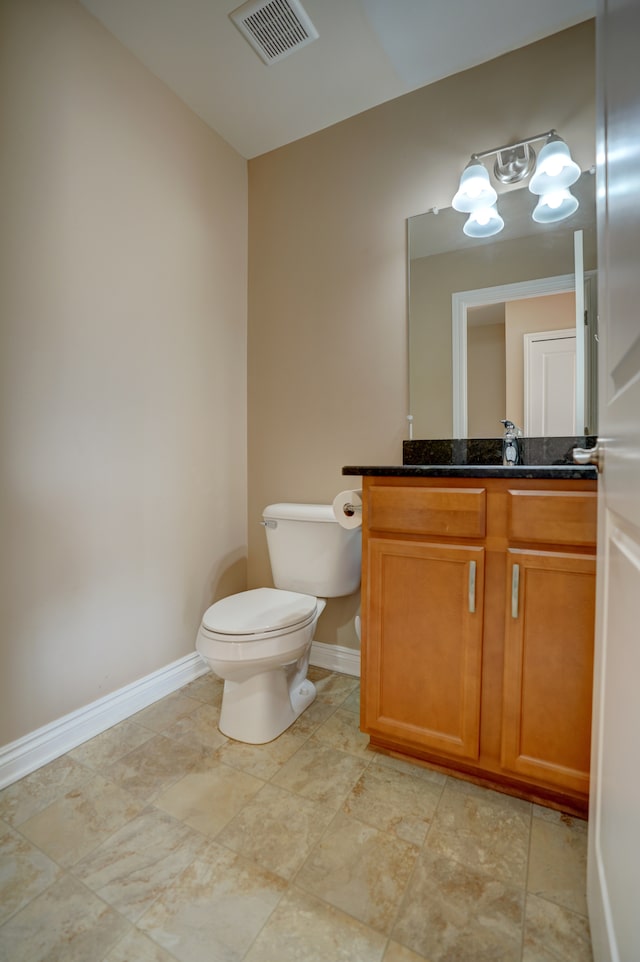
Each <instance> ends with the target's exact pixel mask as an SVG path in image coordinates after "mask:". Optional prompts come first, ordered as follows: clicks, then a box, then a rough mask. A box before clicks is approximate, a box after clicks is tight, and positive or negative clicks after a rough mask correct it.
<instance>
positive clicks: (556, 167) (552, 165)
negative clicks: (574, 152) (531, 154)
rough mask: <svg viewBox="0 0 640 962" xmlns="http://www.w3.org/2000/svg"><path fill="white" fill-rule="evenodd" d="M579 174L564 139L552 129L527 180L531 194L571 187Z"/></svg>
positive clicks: (578, 169)
mask: <svg viewBox="0 0 640 962" xmlns="http://www.w3.org/2000/svg"><path fill="white" fill-rule="evenodd" d="M579 176H580V168H579V167H578V165H577V164H576V162H575V160H572V159H571V154H570V153H569V148H568V147H567V145H566V144H565V142H564V140H562V138H561V137H558V135H557V134H556V133H555V131H552V132H551V133H550V134H549V136H548V139H547V142H546V144H545V145H544V147H543V148H542V150H541V151H540V156H539V157H538V163H537V166H536V172H535V174H534V175H533V177H532V178H531V180H530V182H529V190H530V191H531V193H532V194H548V193H549V192H550V191H552V190H562V189H563V188H565V187H571V185H572V184H575V182H576V181H577V179H578V177H579Z"/></svg>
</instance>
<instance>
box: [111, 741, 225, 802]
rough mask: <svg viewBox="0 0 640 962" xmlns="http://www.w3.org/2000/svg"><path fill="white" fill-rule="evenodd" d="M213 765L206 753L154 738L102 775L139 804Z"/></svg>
mask: <svg viewBox="0 0 640 962" xmlns="http://www.w3.org/2000/svg"><path fill="white" fill-rule="evenodd" d="M214 766H215V760H214V758H213V756H212V754H211V752H210V751H207V750H205V749H204V748H202V747H194V746H193V745H185V744H183V743H182V742H180V741H177V740H176V739H175V738H167V737H165V736H164V735H155V736H154V737H153V738H151V739H150V740H149V741H148V742H145V744H144V745H141V746H140V748H136V749H134V751H132V752H129V754H128V755H125V756H124V758H121V759H120V760H119V761H117V762H114V763H113V765H109V766H107V768H105V769H104V774H105V775H106V776H107V777H108V778H110V779H112V781H114V782H117V784H118V785H120V786H121V787H122V788H124V789H126V791H128V792H130V793H131V794H132V795H135V797H136V798H139V799H142V800H143V801H150V800H152V799H153V798H154V797H155V796H157V795H159V794H161V793H162V792H164V791H166V789H167V788H169V786H170V785H173V784H174V783H175V782H177V781H179V780H180V779H181V778H183V777H184V776H185V775H188V774H189V773H191V772H196V771H200V772H201V771H207V769H209V768H212V767H214Z"/></svg>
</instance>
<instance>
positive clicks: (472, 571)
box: [469, 561, 476, 614]
mask: <svg viewBox="0 0 640 962" xmlns="http://www.w3.org/2000/svg"><path fill="white" fill-rule="evenodd" d="M475 610H476V563H475V561H470V562H469V611H470V613H471V614H474V612H475Z"/></svg>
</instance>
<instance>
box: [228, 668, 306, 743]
mask: <svg viewBox="0 0 640 962" xmlns="http://www.w3.org/2000/svg"><path fill="white" fill-rule="evenodd" d="M306 660H307V664H308V655H307V659H306ZM304 667H305V672H304V674H303V673H301V672H300V670H299V666H296V665H291V666H285V667H284V668H282V667H281V668H276V669H273V670H272V671H263V672H259V673H258V674H255V675H252V676H251V677H250V678H247V679H246V681H240V682H235V681H229V680H226V681H225V683H224V692H223V695H222V708H221V709H220V721H219V722H218V727H219V729H220V731H221V732H222V734H223V735H227V736H228V737H229V738H233V739H234V740H235V741H239V742H247V743H248V744H250V745H264V744H265V743H266V742H271V741H273V739H274V738H277V737H278V735H281V734H282V732H284V731H286V729H287V728H289V727H290V726H291V725H293V723H294V721H295V720H296V719H297V718H299V717H300V715H301V714H302V712H303V711H304V710H305V709H306V708H308V707H309V705H310V704H311V703H312V701H313V700H314V699H315V697H316V689H315V685H314V684H313V682H311V681H309V679H308V678H306V677H305V675H306V667H307V666H306V665H305V666H304ZM301 674H302V677H300V676H301Z"/></svg>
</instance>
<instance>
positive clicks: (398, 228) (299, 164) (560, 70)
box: [248, 23, 595, 647]
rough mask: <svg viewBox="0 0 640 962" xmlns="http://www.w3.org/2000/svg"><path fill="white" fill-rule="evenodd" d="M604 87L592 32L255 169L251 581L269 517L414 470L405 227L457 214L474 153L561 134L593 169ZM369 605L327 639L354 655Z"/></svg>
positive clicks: (343, 611)
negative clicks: (409, 455)
mask: <svg viewBox="0 0 640 962" xmlns="http://www.w3.org/2000/svg"><path fill="white" fill-rule="evenodd" d="M594 86H595V81H594V50H593V24H592V23H586V24H583V25H580V26H578V27H575V28H572V29H571V30H568V31H565V32H564V33H561V34H557V35H555V36H554V37H551V38H549V39H547V40H544V41H542V42H540V43H537V44H534V45H532V46H530V47H527V48H524V49H523V50H519V51H515V52H513V53H511V54H508V55H506V56H504V57H501V58H500V59H498V60H495V61H492V62H490V63H487V64H483V65H482V66H479V67H476V68H474V69H473V70H470V71H467V72H465V73H462V74H458V75H456V76H453V77H450V78H447V79H446V80H443V81H441V82H439V83H437V84H433V85H431V86H428V87H424V88H422V89H420V90H417V91H415V92H413V93H411V94H408V95H406V96H404V97H401V98H399V99H397V100H393V101H390V102H389V103H386V104H383V105H381V106H380V107H376V108H375V109H373V110H369V111H367V112H365V113H363V114H360V115H359V116H357V117H354V118H351V119H350V120H346V121H344V122H343V123H341V124H337V125H335V126H333V127H330V128H328V129H327V130H323V131H320V132H319V133H317V134H314V135H313V136H311V137H307V138H304V139H303V140H299V141H297V142H296V143H293V144H290V145H288V146H286V147H283V148H281V149H279V150H276V151H273V152H271V153H269V154H265V155H264V156H262V157H258V158H256V159H254V160H252V161H250V162H249V235H250V243H249V265H250V270H249V359H248V372H249V435H248V438H249V579H250V583H252V584H258V583H263V584H264V583H268V579H269V567H268V560H267V553H266V548H265V545H264V535H263V532H262V529H261V528H259V527H258V524H257V521H258V519H259V515H260V510H261V508H262V507H263V505H265V504H267V503H269V502H270V501H274V500H293V501H314V500H318V501H330V500H331V499H332V498H333V496H334V494H335V493H336V492H337V491H339V490H340V489H341V488H343V487H347V486H350V484H348V483H347V481H348V479H345V478H344V477H342V476H341V468H342V466H343V465H345V464H389V463H395V464H397V463H400V461H401V457H402V451H401V441H402V439H403V437H405V436H406V421H405V417H406V414H407V405H408V377H407V370H408V366H407V307H406V283H407V282H406V276H407V265H406V230H407V227H406V219H407V217H409V216H411V215H413V214H417V213H420V212H423V211H425V210H427V209H428V208H431V207H434V206H438V207H445V206H448V204H449V203H450V199H451V196H452V194H453V193H454V191H455V188H456V182H457V179H458V177H459V173H460V170H461V169H462V167H463V166H464V164H465V163H466V161H467V159H468V157H469V154H470V152H471V151H472V150H481V149H483V148H484V147H488V146H490V145H492V144H501V143H505V142H509V140H511V139H517V138H519V137H522V136H531V135H532V134H534V133H537V132H538V131H543V130H548V129H550V128H552V127H555V128H557V129H559V130H560V131H561V132H562V135H563V136H564V137H566V139H567V140H568V141H569V143H570V144H571V148H572V153H573V155H574V157H575V159H576V161H577V162H578V163H579V164H580V166H581V167H582V168H583V169H585V168H587V167H589V166H590V165H591V164H592V163H593V162H594ZM478 286H480V285H478ZM435 403H443V399H442V396H439V397H438V398H436V402H435ZM356 606H357V598H355V599H348V600H347V601H346V602H332V603H331V604H330V605H329V606H328V608H327V611H326V612H325V614H323V616H322V618H321V619H320V623H319V626H318V632H317V637H318V639H319V640H321V641H326V642H338V643H340V644H346V645H351V646H354V647H355V646H356V644H357V643H356V639H355V636H354V633H353V629H352V625H351V617H352V614H353V611H354V610H355V607H356Z"/></svg>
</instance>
